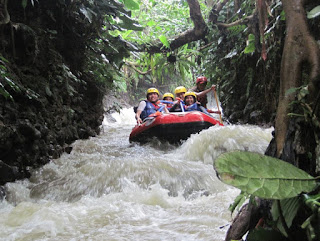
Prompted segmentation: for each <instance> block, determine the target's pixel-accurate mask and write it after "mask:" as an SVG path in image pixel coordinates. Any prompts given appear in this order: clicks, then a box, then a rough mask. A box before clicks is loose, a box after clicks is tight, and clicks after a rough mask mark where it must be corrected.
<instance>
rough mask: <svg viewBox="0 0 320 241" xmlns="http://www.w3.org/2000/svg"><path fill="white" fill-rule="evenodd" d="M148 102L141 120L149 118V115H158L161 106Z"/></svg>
mask: <svg viewBox="0 0 320 241" xmlns="http://www.w3.org/2000/svg"><path fill="white" fill-rule="evenodd" d="M145 102H146V107H145V108H144V110H143V111H142V112H141V115H140V118H141V119H142V120H144V119H145V118H147V117H148V116H149V115H151V114H153V113H156V112H157V110H159V108H160V106H158V105H156V104H154V103H151V102H150V101H148V100H145Z"/></svg>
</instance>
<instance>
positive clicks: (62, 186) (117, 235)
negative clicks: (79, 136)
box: [0, 109, 272, 241]
mask: <svg viewBox="0 0 320 241" xmlns="http://www.w3.org/2000/svg"><path fill="white" fill-rule="evenodd" d="M113 117H114V118H115V119H116V122H113V123H110V121H109V122H108V121H107V119H105V121H104V122H103V126H102V128H103V132H102V134H101V135H99V136H97V137H94V138H90V139H89V140H79V141H76V142H75V143H74V144H73V150H72V152H71V153H70V154H63V155H62V156H61V157H60V158H59V159H55V160H52V161H51V162H50V163H48V164H47V165H45V166H44V167H42V168H40V169H38V170H34V171H33V172H32V176H31V178H30V179H26V180H22V181H16V182H14V183H7V184H6V186H5V188H6V190H7V198H6V200H4V201H2V202H0V240H59V241H60V240H214V241H215V240H217V241H218V240H223V239H224V236H225V233H226V231H227V230H228V224H229V223H230V221H231V219H232V217H231V214H230V212H229V211H228V207H229V205H230V204H231V203H232V202H233V199H234V198H235V197H236V196H237V195H238V194H239V190H237V189H235V188H233V187H230V186H227V185H224V184H223V183H222V182H220V181H219V180H218V179H217V177H216V174H215V171H214V169H213V166H212V164H213V162H214V160H215V158H216V157H217V156H219V154H221V153H223V152H226V151H230V150H235V149H240V150H249V151H255V152H259V153H263V152H264V151H265V149H266V148H267V145H268V143H269V141H270V139H271V131H272V129H262V128H260V127H256V126H249V125H248V126H247V125H228V126H224V127H211V128H209V129H208V130H205V131H202V132H201V133H199V134H195V135H192V136H191V138H189V139H188V140H187V141H186V142H184V143H183V144H182V145H180V146H172V145H169V144H160V143H158V142H157V141H156V140H155V141H153V142H151V143H149V144H147V145H143V146H141V145H139V144H132V143H129V141H128V137H129V134H130V131H131V129H132V128H133V126H134V124H135V120H134V114H133V110H132V109H124V110H123V111H122V112H121V114H120V115H119V114H114V115H113Z"/></svg>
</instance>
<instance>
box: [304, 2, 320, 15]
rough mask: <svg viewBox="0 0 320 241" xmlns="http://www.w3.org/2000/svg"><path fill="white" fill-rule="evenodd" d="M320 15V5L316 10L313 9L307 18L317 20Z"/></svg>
mask: <svg viewBox="0 0 320 241" xmlns="http://www.w3.org/2000/svg"><path fill="white" fill-rule="evenodd" d="M319 15H320V5H318V6H316V7H315V8H314V9H312V10H311V11H310V12H308V15H307V17H308V18H315V17H318V16H319Z"/></svg>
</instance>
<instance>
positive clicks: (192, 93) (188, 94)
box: [184, 92, 197, 99]
mask: <svg viewBox="0 0 320 241" xmlns="http://www.w3.org/2000/svg"><path fill="white" fill-rule="evenodd" d="M190 95H191V96H193V97H194V98H195V99H197V95H196V94H195V93H194V92H187V93H185V94H184V98H186V97H187V96H190Z"/></svg>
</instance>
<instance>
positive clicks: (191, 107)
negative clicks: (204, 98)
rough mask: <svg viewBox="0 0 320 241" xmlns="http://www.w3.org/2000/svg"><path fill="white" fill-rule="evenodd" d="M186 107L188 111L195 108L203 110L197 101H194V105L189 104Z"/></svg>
mask: <svg viewBox="0 0 320 241" xmlns="http://www.w3.org/2000/svg"><path fill="white" fill-rule="evenodd" d="M184 108H185V110H186V111H194V110H198V111H201V110H200V108H199V105H198V104H197V103H193V104H192V105H189V106H184Z"/></svg>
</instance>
